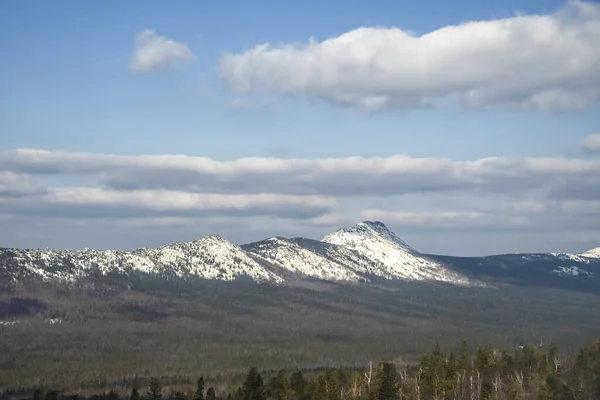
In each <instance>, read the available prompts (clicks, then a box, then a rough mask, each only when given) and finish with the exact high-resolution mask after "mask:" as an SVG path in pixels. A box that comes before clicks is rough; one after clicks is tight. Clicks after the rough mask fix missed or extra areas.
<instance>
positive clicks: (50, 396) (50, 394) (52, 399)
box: [46, 390, 59, 400]
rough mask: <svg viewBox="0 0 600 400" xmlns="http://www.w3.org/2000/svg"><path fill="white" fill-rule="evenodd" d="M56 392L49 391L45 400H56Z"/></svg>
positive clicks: (57, 393)
mask: <svg viewBox="0 0 600 400" xmlns="http://www.w3.org/2000/svg"><path fill="white" fill-rule="evenodd" d="M58 395H59V392H58V390H49V391H48V392H47V393H46V400H58Z"/></svg>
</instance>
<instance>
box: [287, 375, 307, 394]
mask: <svg viewBox="0 0 600 400" xmlns="http://www.w3.org/2000/svg"><path fill="white" fill-rule="evenodd" d="M290 388H291V389H292V390H293V391H294V393H296V397H298V398H302V397H303V396H304V393H305V392H306V379H304V375H303V374H302V372H300V371H298V372H294V373H293V374H292V377H291V378H290Z"/></svg>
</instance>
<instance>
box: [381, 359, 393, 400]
mask: <svg viewBox="0 0 600 400" xmlns="http://www.w3.org/2000/svg"><path fill="white" fill-rule="evenodd" d="M378 378H379V390H378V396H377V399H378V400H398V372H397V371H396V366H395V365H394V364H392V363H383V364H382V368H381V374H380V376H379V377H378Z"/></svg>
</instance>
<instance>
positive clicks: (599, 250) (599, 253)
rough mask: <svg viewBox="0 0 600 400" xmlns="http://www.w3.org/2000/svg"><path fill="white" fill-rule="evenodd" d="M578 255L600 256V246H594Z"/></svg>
mask: <svg viewBox="0 0 600 400" xmlns="http://www.w3.org/2000/svg"><path fill="white" fill-rule="evenodd" d="M579 255H580V256H583V257H588V258H600V247H596V248H595V249H591V250H588V251H586V252H585V253H581V254H579Z"/></svg>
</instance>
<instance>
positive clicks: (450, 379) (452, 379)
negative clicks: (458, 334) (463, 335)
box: [444, 352, 458, 398]
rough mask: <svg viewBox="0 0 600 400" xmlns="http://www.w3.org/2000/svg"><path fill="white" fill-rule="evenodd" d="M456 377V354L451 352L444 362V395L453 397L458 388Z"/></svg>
mask: <svg viewBox="0 0 600 400" xmlns="http://www.w3.org/2000/svg"><path fill="white" fill-rule="evenodd" d="M456 377H457V366H456V357H455V356H454V352H451V353H450V355H449V356H448V359H447V360H446V363H445V364H444V395H445V397H446V398H453V395H454V394H455V393H456V390H457V389H458V387H457V382H456Z"/></svg>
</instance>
